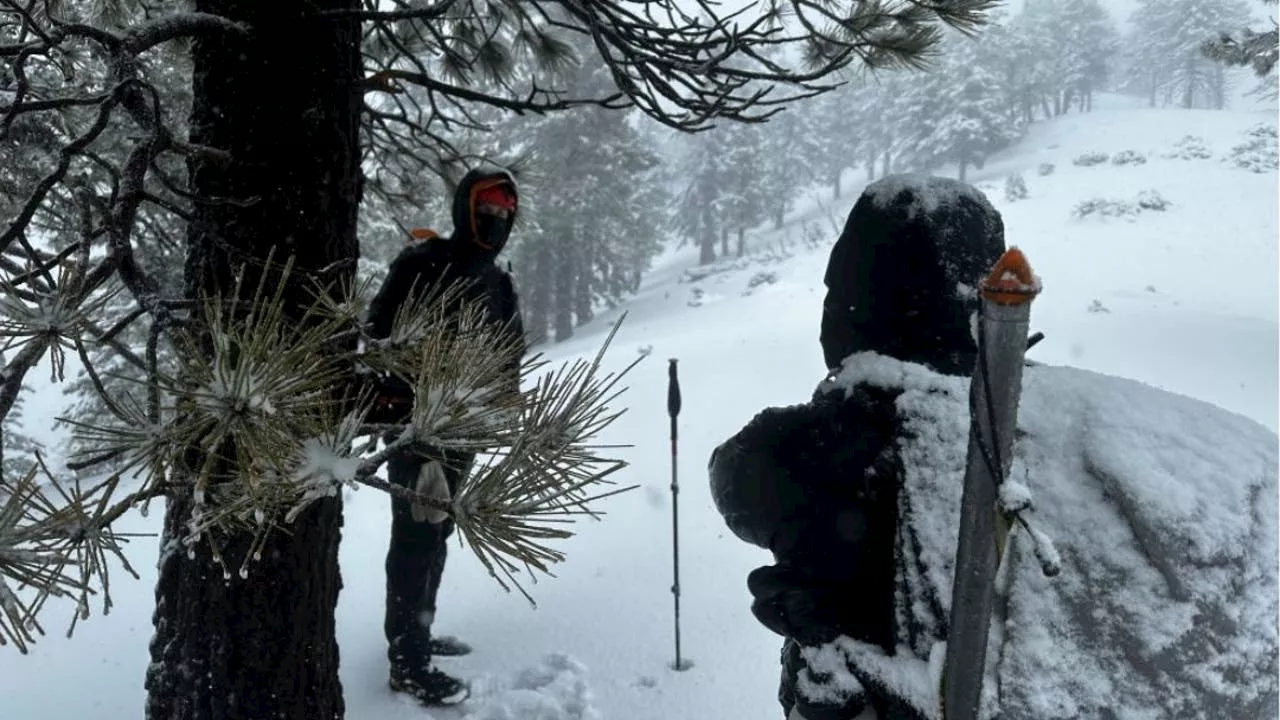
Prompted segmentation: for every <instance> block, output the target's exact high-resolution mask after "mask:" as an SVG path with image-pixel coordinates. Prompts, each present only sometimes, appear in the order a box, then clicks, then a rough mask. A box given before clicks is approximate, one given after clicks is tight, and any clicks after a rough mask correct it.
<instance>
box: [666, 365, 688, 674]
mask: <svg viewBox="0 0 1280 720" xmlns="http://www.w3.org/2000/svg"><path fill="white" fill-rule="evenodd" d="M667 415H669V416H670V417H671V560H672V562H671V567H672V575H673V580H672V583H671V595H672V596H673V598H674V599H675V613H676V614H675V630H676V663H675V666H674V667H675V669H676V670H683V669H684V661H683V659H682V658H681V657H680V476H679V471H678V469H677V458H678V457H679V432H678V430H677V428H676V418H677V417H678V416H679V415H680V378H679V376H678V374H677V372H676V359H675V358H671V359H670V360H669V361H668V364H667Z"/></svg>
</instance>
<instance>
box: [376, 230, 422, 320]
mask: <svg viewBox="0 0 1280 720" xmlns="http://www.w3.org/2000/svg"><path fill="white" fill-rule="evenodd" d="M413 265H414V263H413V261H412V259H411V256H410V255H409V254H408V252H407V251H402V252H401V253H400V254H399V255H397V256H396V259H395V260H392V261H391V267H390V268H389V269H388V270H387V277H386V279H384V280H383V281H382V287H381V288H379V289H378V294H377V295H375V296H374V297H373V302H371V303H369V324H370V329H369V332H370V334H371V335H373V337H375V338H385V337H387V336H388V335H390V334H391V323H392V321H393V320H395V317H396V312H397V311H398V310H399V309H400V306H401V305H403V304H404V301H405V300H406V299H408V297H409V291H410V290H411V289H412V288H413V281H414V279H415V278H414V276H415V275H416V273H415V272H414V268H413V267H412V266H413Z"/></svg>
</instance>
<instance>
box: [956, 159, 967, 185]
mask: <svg viewBox="0 0 1280 720" xmlns="http://www.w3.org/2000/svg"><path fill="white" fill-rule="evenodd" d="M968 170H969V159H968V158H961V159H960V177H959V178H957V179H958V180H960V182H967V177H966V176H967V175H968Z"/></svg>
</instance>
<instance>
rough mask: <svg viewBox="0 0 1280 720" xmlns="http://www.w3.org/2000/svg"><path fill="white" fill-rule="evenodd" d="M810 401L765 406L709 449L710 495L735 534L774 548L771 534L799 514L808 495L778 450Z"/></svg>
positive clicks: (802, 512) (803, 508)
mask: <svg viewBox="0 0 1280 720" xmlns="http://www.w3.org/2000/svg"><path fill="white" fill-rule="evenodd" d="M807 413H808V406H805V405H797V406H793V407H787V408H768V409H766V410H764V411H763V412H761V413H760V414H758V415H756V416H755V417H754V418H752V420H751V422H749V423H747V425H746V427H744V428H742V430H740V431H738V433H737V434H736V435H734V436H733V437H731V438H729V439H728V440H726V441H725V442H724V443H723V444H721V445H720V446H719V447H717V448H716V449H715V450H714V451H713V452H712V453H711V460H710V463H709V464H708V474H709V475H710V480H711V497H712V499H713V500H714V501H715V505H716V509H717V510H718V511H719V512H720V515H721V516H722V517H723V518H724V520H725V523H726V524H727V525H728V526H729V529H730V530H732V531H733V534H734V535H736V536H738V538H739V539H741V540H743V541H745V542H749V543H751V544H752V545H755V546H757V547H761V548H764V549H766V550H772V549H773V545H774V541H775V537H776V535H777V534H778V533H779V531H780V530H781V529H783V528H784V526H785V525H787V524H789V522H791V521H792V520H793V519H799V518H803V517H804V516H805V515H806V514H807V513H806V506H807V505H808V497H807V495H806V493H805V491H804V489H803V487H802V486H801V484H800V483H801V480H800V479H799V478H796V477H794V475H793V473H792V472H791V470H790V468H788V467H786V466H785V465H784V461H785V459H786V458H784V457H782V456H781V452H780V451H782V452H791V451H790V450H783V448H784V447H785V446H786V444H787V442H788V438H789V437H790V436H791V435H792V432H793V430H794V428H795V426H796V425H797V424H798V423H800V422H802V421H803V419H804V416H806V415H807Z"/></svg>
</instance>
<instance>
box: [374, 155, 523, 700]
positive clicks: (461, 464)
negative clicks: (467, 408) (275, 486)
mask: <svg viewBox="0 0 1280 720" xmlns="http://www.w3.org/2000/svg"><path fill="white" fill-rule="evenodd" d="M517 201H518V195H517V192H516V184H515V181H514V180H513V178H512V177H511V175H510V174H508V173H506V172H482V171H477V170H473V171H471V172H469V173H467V175H466V176H464V177H463V179H462V181H461V182H460V183H459V185H458V189H457V192H456V194H455V195H454V200H453V225H454V232H453V236H452V237H451V238H448V239H445V238H439V237H436V236H435V235H434V233H431V234H428V233H417V235H421V237H420V238H418V237H417V236H416V235H415V238H416V239H419V240H420V241H419V242H416V243H414V244H411V245H409V246H408V247H406V248H405V249H404V250H402V251H401V252H400V254H399V255H398V256H397V257H396V259H395V260H394V261H393V262H392V263H391V268H390V271H389V272H388V275H387V278H386V280H385V281H384V282H383V285H382V288H381V289H380V290H379V292H378V294H377V296H376V297H375V298H374V299H373V302H372V304H371V306H370V310H369V322H370V324H371V326H372V334H373V336H374V337H378V338H385V337H388V336H389V335H390V334H391V330H392V322H393V320H394V318H395V317H396V313H397V312H398V311H400V310H401V309H402V308H403V307H409V306H411V299H412V298H415V297H418V296H420V295H421V294H424V293H431V292H433V291H436V292H438V291H440V290H442V289H444V288H449V287H455V286H456V287H460V288H461V291H460V294H459V295H458V296H457V301H456V302H453V303H450V305H449V310H448V312H449V314H450V316H452V317H456V316H458V314H459V313H460V312H461V307H462V304H464V303H469V304H478V305H479V306H480V307H481V308H482V316H483V321H484V322H486V323H489V324H491V325H493V326H496V327H500V328H503V329H505V331H506V332H507V333H509V337H510V338H511V339H512V341H514V342H516V343H518V350H519V352H518V353H517V354H515V355H514V356H513V357H512V359H511V361H510V364H509V366H508V370H509V374H510V378H511V382H512V390H513V391H517V392H518V390H519V387H518V383H519V380H518V378H519V366H520V362H521V359H522V357H523V354H524V345H523V335H524V331H523V324H522V323H521V320H520V311H519V305H518V301H517V297H516V292H515V287H514V284H513V283H512V280H511V276H510V275H509V274H508V273H507V272H505V271H503V270H502V269H500V268H499V267H498V266H497V264H496V263H495V260H496V259H497V257H498V254H499V253H500V252H501V251H502V249H503V246H505V245H506V243H507V239H508V238H509V237H510V234H511V228H512V224H513V223H514V221H515V216H516V209H517V204H518V202H517ZM412 402H413V392H412V390H411V389H410V388H409V386H408V385H407V384H403V383H392V384H389V385H388V386H387V387H386V388H385V390H384V393H383V395H382V397H380V398H379V404H380V406H381V407H380V411H381V412H384V413H389V414H392V415H395V414H396V413H397V412H398V413H399V414H401V415H403V414H404V413H407V412H408V410H409V409H410V407H411V405H412ZM473 460H474V455H472V454H471V453H464V452H460V451H457V450H444V449H436V450H432V451H430V452H426V453H409V452H404V453H399V454H396V455H393V456H392V457H391V458H390V459H389V460H388V463H387V468H388V470H387V472H388V477H389V480H390V481H391V482H392V483H393V484H396V485H400V486H403V487H409V488H416V489H417V490H419V491H420V492H425V493H427V494H428V495H430V496H433V497H437V498H441V499H448V498H450V497H452V496H453V495H454V494H456V493H457V489H458V484H459V482H460V481H461V480H462V478H464V477H465V476H466V474H467V472H468V471H469V469H470V467H471V464H472V461H473ZM391 508H392V524H391V545H390V548H389V550H388V551H387V562H386V569H387V601H386V603H387V605H386V622H385V626H384V627H385V631H386V635H387V643H388V651H387V652H388V658H389V660H390V663H391V679H390V684H391V687H392V689H393V690H397V691H400V692H405V693H408V694H410V695H412V696H414V697H415V698H417V699H418V700H419V701H421V702H423V703H425V704H428V705H447V704H456V703H458V702H461V701H462V700H463V699H465V698H466V696H467V689H466V686H465V685H464V684H463V683H462V682H461V681H459V680H457V679H455V678H453V677H450V676H449V675H447V674H445V673H443V672H441V671H440V670H438V669H436V668H435V667H434V666H433V665H432V663H431V660H432V656H433V655H439V654H461V653H464V652H466V648H465V647H464V646H461V645H460V644H459V643H456V642H453V641H449V640H447V639H444V638H432V636H431V624H432V621H433V620H434V617H435V611H436V595H437V593H438V591H439V589H440V578H441V574H442V573H443V571H444V563H445V554H446V547H447V544H446V541H447V539H448V537H449V535H450V534H451V533H452V532H453V529H454V523H453V521H452V520H451V519H449V518H448V517H447V516H445V515H444V514H443V513H440V512H438V511H435V510H432V509H428V508H419V507H415V506H413V505H411V504H410V503H408V502H406V501H403V500H400V499H396V498H393V499H392V501H391Z"/></svg>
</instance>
